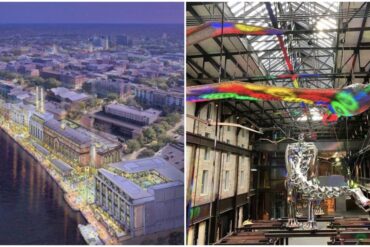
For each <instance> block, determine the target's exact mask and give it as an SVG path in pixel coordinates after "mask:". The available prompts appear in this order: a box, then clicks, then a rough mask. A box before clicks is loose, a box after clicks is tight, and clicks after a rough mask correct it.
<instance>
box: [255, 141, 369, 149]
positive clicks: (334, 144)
mask: <svg viewBox="0 0 370 247" xmlns="http://www.w3.org/2000/svg"><path fill="white" fill-rule="evenodd" d="M289 143H292V142H280V143H278V144H272V143H269V142H261V141H260V142H256V143H255V144H254V145H253V150H256V151H264V152H285V150H286V147H287V145H288V144H289ZM313 143H314V144H315V146H316V147H317V148H318V150H320V151H335V152H337V151H347V149H346V141H337V140H333V141H314V142H313ZM361 145H362V140H358V141H355V140H351V141H348V149H349V150H360V149H361Z"/></svg>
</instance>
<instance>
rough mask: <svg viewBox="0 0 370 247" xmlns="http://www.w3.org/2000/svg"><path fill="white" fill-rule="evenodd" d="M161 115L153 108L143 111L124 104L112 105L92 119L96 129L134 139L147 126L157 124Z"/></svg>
mask: <svg viewBox="0 0 370 247" xmlns="http://www.w3.org/2000/svg"><path fill="white" fill-rule="evenodd" d="M160 114H161V111H158V110H155V109H152V108H150V109H147V110H142V109H138V108H135V107H132V106H126V105H123V104H110V105H107V106H105V107H104V109H103V111H101V112H98V113H95V114H94V115H93V116H92V117H93V125H94V127H95V128H97V129H99V130H102V131H105V132H108V133H112V134H115V135H119V136H123V137H126V138H133V137H135V136H137V135H139V134H140V133H141V132H142V130H143V128H144V127H145V126H147V125H149V124H152V123H153V122H155V121H156V120H157V119H158V117H159V116H160Z"/></svg>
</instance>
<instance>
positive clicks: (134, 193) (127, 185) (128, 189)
mask: <svg viewBox="0 0 370 247" xmlns="http://www.w3.org/2000/svg"><path fill="white" fill-rule="evenodd" d="M99 172H100V173H101V174H102V175H103V176H105V177H106V178H108V179H109V180H110V181H111V182H112V183H114V184H115V185H116V186H117V187H118V188H119V189H120V190H122V191H123V192H125V193H126V194H127V195H128V196H129V197H130V198H131V199H133V200H134V201H133V203H135V202H136V203H139V202H141V203H142V202H146V201H151V200H153V199H154V197H153V196H152V195H151V194H150V193H149V192H147V191H146V190H143V189H142V188H141V187H140V186H138V185H137V184H135V183H134V182H132V181H130V180H128V179H126V178H124V177H121V176H119V175H117V174H115V173H113V172H110V171H108V170H106V169H104V168H101V169H99Z"/></svg>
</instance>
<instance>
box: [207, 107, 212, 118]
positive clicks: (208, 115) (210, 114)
mask: <svg viewBox="0 0 370 247" xmlns="http://www.w3.org/2000/svg"><path fill="white" fill-rule="evenodd" d="M211 116H212V105H211V104H208V105H207V120H208V119H211Z"/></svg>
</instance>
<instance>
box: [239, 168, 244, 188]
mask: <svg viewBox="0 0 370 247" xmlns="http://www.w3.org/2000/svg"><path fill="white" fill-rule="evenodd" d="M243 184H244V171H243V170H241V171H240V176H239V186H240V187H242V186H243Z"/></svg>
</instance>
